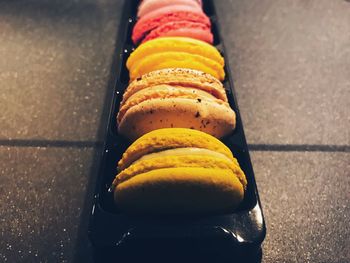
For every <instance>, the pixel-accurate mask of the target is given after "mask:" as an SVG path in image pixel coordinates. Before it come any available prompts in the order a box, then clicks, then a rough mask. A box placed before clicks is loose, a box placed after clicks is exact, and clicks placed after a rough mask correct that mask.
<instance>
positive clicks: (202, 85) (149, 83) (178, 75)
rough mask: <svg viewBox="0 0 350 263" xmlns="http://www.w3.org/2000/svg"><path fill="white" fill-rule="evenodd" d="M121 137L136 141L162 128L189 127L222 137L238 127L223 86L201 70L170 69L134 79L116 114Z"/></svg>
mask: <svg viewBox="0 0 350 263" xmlns="http://www.w3.org/2000/svg"><path fill="white" fill-rule="evenodd" d="M117 123H118V132H119V134H121V135H123V136H125V137H127V138H129V139H130V140H135V139H137V138H139V137H140V136H142V135H144V134H146V133H148V132H150V131H152V130H156V129H161V128H190V129H195V130H200V131H203V132H206V133H208V134H211V135H213V136H215V137H218V138H221V137H224V136H225V135H228V134H230V133H231V132H232V131H233V130H234V128H235V125H236V115H235V112H234V111H233V110H232V109H231V108H230V106H229V104H228V101H227V97H226V92H225V89H224V87H223V85H222V83H221V82H220V81H219V80H218V79H216V78H214V77H213V76H211V75H210V74H207V73H204V72H202V71H198V70H193V69H186V68H170V69H161V70H157V71H152V72H150V73H148V74H145V75H143V76H141V77H140V78H137V79H135V80H134V81H133V82H131V83H130V85H129V86H128V87H127V89H126V91H125V92H124V95H123V100H122V102H121V104H120V108H119V112H118V115H117Z"/></svg>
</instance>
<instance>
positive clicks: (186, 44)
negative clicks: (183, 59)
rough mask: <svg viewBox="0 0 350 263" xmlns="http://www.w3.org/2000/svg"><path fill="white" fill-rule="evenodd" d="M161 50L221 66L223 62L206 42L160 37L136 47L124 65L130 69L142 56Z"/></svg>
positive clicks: (213, 48) (185, 38)
mask: <svg viewBox="0 0 350 263" xmlns="http://www.w3.org/2000/svg"><path fill="white" fill-rule="evenodd" d="M162 52H184V53H187V54H193V55H199V56H202V57H205V58H207V59H210V60H213V61H214V62H216V63H218V64H219V65H220V66H222V67H223V66H224V64H225V62H224V58H223V57H222V56H221V54H220V53H219V51H218V50H217V49H216V48H215V47H213V46H212V45H209V44H208V43H206V42H203V41H200V40H197V39H193V38H188V37H161V38H157V39H153V40H151V41H147V42H146V43H143V44H142V45H140V46H139V47H138V48H136V49H135V51H134V52H132V53H131V55H130V57H129V58H128V60H127V62H126V66H127V68H128V69H129V71H132V69H133V67H134V66H135V64H138V63H140V61H142V59H143V58H145V57H147V56H149V55H153V54H158V53H162ZM178 68H181V67H178ZM183 68H188V67H183ZM148 72H150V71H148ZM131 73H132V72H131Z"/></svg>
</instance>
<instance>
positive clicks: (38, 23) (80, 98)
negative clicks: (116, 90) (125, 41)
mask: <svg viewBox="0 0 350 263" xmlns="http://www.w3.org/2000/svg"><path fill="white" fill-rule="evenodd" d="M122 3H123V1H110V0H99V1H73V0H72V1H71V0H69V1H64V3H62V1H58V0H54V1H49V0H45V1H33V0H29V1H5V2H2V3H0V57H1V60H0V112H1V114H0V122H1V130H0V139H9V138H12V139H28V138H29V139H55V140H96V139H99V138H97V137H98V136H97V130H98V127H99V124H100V119H101V114H102V109H103V106H104V103H105V101H104V100H105V94H106V90H107V83H108V80H109V75H110V74H109V73H110V68H111V62H112V58H113V52H114V48H115V39H116V34H117V29H118V26H119V19H120V14H121V6H122Z"/></svg>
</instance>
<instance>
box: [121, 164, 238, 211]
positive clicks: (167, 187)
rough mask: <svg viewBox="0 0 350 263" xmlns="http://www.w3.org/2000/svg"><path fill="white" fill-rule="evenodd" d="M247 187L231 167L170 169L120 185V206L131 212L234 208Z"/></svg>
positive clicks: (148, 174)
mask: <svg viewBox="0 0 350 263" xmlns="http://www.w3.org/2000/svg"><path fill="white" fill-rule="evenodd" d="M243 196H244V189H243V186H242V184H241V183H240V181H239V180H238V178H237V177H235V176H234V175H233V173H232V171H231V170H228V169H210V168H191V167H190V168H166V169H158V170H153V171H150V172H147V173H143V174H139V175H137V176H135V177H133V178H131V179H130V180H127V181H125V182H123V183H121V184H118V185H117V187H116V189H115V191H114V198H115V202H116V204H117V206H119V207H120V209H122V210H123V211H127V212H129V213H150V214H153V213H156V214H181V213H186V214H188V213H193V214H195V213H211V212H226V211H230V210H232V209H234V208H235V207H237V206H238V204H239V203H240V202H241V201H242V200H243Z"/></svg>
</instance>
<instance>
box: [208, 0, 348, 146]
mask: <svg viewBox="0 0 350 263" xmlns="http://www.w3.org/2000/svg"><path fill="white" fill-rule="evenodd" d="M215 3H216V6H217V11H218V14H219V21H220V23H221V28H222V33H223V35H224V41H225V46H226V48H227V51H228V55H229V57H230V64H231V67H232V68H231V69H232V71H233V74H234V77H235V84H236V90H237V93H238V104H239V106H240V109H241V113H242V118H243V122H244V124H245V131H246V134H247V137H248V142H249V143H271V144H277V143H278V144H337V145H341V144H349V143H350V132H349V123H350V107H349V101H350V77H349V76H350V75H349V72H350V33H349V32H350V3H349V2H347V1H343V0H338V1H329V0H308V1H306V0H286V1H275V0H249V1H240V0H231V1H226V0H225V1H224V0H221V1H215Z"/></svg>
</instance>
